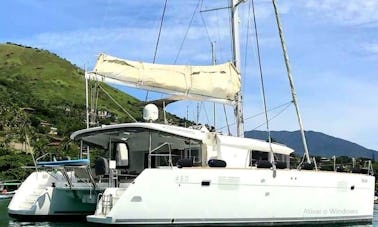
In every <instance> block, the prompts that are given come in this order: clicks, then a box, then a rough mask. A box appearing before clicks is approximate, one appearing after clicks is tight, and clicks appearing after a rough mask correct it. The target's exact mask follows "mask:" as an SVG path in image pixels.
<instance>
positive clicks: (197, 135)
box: [70, 123, 208, 148]
mask: <svg viewBox="0 0 378 227" xmlns="http://www.w3.org/2000/svg"><path fill="white" fill-rule="evenodd" d="M147 130H152V131H159V132H164V133H168V134H173V135H176V136H180V137H184V138H189V139H194V140H199V141H203V140H204V138H205V137H206V133H207V132H208V131H207V130H197V129H191V128H184V127H179V126H172V125H163V124H156V123H123V124H116V125H104V126H100V127H93V128H88V129H82V130H79V131H76V132H74V133H72V134H71V136H70V138H71V139H72V140H76V141H77V140H83V141H85V142H88V143H91V144H94V145H97V146H102V147H104V148H106V147H107V145H108V142H109V140H110V139H112V140H113V141H114V139H118V140H123V139H125V140H126V138H128V137H133V134H135V136H138V134H140V133H143V132H146V131H147Z"/></svg>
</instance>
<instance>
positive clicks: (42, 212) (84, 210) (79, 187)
mask: <svg viewBox="0 0 378 227" xmlns="http://www.w3.org/2000/svg"><path fill="white" fill-rule="evenodd" d="M96 201H97V194H96V193H94V191H93V187H92V186H91V184H89V183H75V184H74V186H73V187H72V188H69V187H68V184H67V181H66V180H65V179H64V177H63V175H62V174H61V172H53V171H50V172H46V171H38V172H33V173H32V174H31V175H30V176H29V177H28V178H27V179H26V180H25V181H24V182H23V183H22V184H21V186H20V187H19V189H18V190H17V193H16V194H15V195H14V197H13V198H12V200H11V202H10V204H9V206H8V213H9V215H10V216H12V217H15V218H20V219H40V218H41V219H43V218H49V217H54V216H65V215H78V216H80V215H82V216H83V215H87V214H91V213H93V211H94V210H95V207H96Z"/></svg>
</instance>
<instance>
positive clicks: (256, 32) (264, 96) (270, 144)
mask: <svg viewBox="0 0 378 227" xmlns="http://www.w3.org/2000/svg"><path fill="white" fill-rule="evenodd" d="M251 2H252V12H253V24H254V28H255V38H256V49H257V59H258V63H259V73H260V81H261V92H262V96H263V104H264V113H265V114H264V115H265V121H266V131H267V133H268V142H269V147H270V152H271V154H273V155H272V160H271V162H272V164H273V169H274V168H275V164H274V152H273V148H272V138H271V135H270V128H269V118H268V111H267V108H266V95H265V86H264V78H263V71H262V63H261V54H260V43H259V35H258V31H257V23H256V13H255V2H254V0H252V1H251Z"/></svg>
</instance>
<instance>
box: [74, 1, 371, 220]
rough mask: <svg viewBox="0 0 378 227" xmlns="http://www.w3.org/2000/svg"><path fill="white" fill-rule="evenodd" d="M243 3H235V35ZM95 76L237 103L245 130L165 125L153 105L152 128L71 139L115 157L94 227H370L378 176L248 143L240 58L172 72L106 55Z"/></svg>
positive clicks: (119, 128) (93, 131)
mask: <svg viewBox="0 0 378 227" xmlns="http://www.w3.org/2000/svg"><path fill="white" fill-rule="evenodd" d="M241 2H242V1H237V0H233V1H232V3H231V13H232V16H231V18H233V24H234V28H235V27H237V26H235V25H237V22H236V21H237V6H238V5H239V4H240V3H241ZM232 31H233V32H234V33H237V29H232ZM233 46H234V52H237V48H235V47H237V45H233ZM234 55H235V56H236V57H237V56H238V54H237V53H235V54H234ZM91 76H92V77H94V78H96V79H101V78H102V79H103V80H105V81H118V82H121V83H123V84H127V85H129V86H134V87H138V88H144V89H149V90H154V91H161V92H168V93H170V94H174V95H182V96H184V97H186V98H187V99H206V100H212V101H213V100H216V101H220V102H223V103H229V104H232V105H234V106H235V113H236V116H237V119H238V122H239V124H238V136H237V137H236V136H227V135H222V134H219V133H217V132H213V131H209V130H207V129H206V128H204V127H197V128H194V127H192V128H184V127H179V126H173V125H165V124H157V123H154V122H153V121H155V120H156V119H157V108H156V106H153V105H151V104H149V105H147V106H146V107H145V109H144V113H143V116H144V119H145V120H146V122H136V123H124V124H116V125H109V126H101V127H95V128H89V129H83V130H79V131H76V132H74V133H73V134H72V135H71V139H73V140H75V141H78V142H80V143H82V144H86V145H88V146H94V147H97V148H102V149H104V150H106V151H108V154H109V156H108V158H104V159H102V160H103V161H104V163H109V165H104V166H105V168H104V174H105V175H109V176H112V177H110V179H114V181H117V182H115V184H114V185H115V186H114V187H108V188H107V189H106V190H105V191H104V192H103V193H102V194H101V196H100V197H99V200H98V203H97V207H96V211H95V213H94V214H93V215H89V216H87V221H89V222H94V223H101V224H129V225H139V224H140V225H151V224H162V225H180V224H183V225H207V224H212V225H245V224H248V225H295V224H325V223H349V222H352V223H357V222H358V223H360V222H362V223H365V222H366V223H370V222H371V221H372V218H373V206H374V205H373V201H374V184H375V178H374V176H371V175H370V174H357V173H345V172H327V171H319V170H317V169H316V168H315V169H313V168H312V165H311V160H310V158H309V155H308V153H306V154H305V157H306V163H307V165H303V166H301V168H293V169H292V168H291V167H290V162H289V157H290V154H292V153H293V152H294V151H293V150H292V149H291V148H289V147H287V146H285V145H283V144H276V143H272V142H271V141H268V142H266V141H261V140H256V139H252V138H243V137H242V134H243V125H242V123H243V120H242V108H241V106H242V105H241V94H240V75H239V66H238V60H237V58H236V60H235V61H234V62H233V63H226V64H223V65H217V66H173V65H158V64H148V63H143V62H135V61H129V60H125V59H121V58H116V57H112V56H109V55H106V54H101V55H100V56H99V58H98V60H97V63H96V66H95V68H94V69H93V72H92V73H91ZM294 94H295V93H294ZM293 99H294V101H295V95H293ZM297 109H298V108H297ZM299 122H301V120H300V118H299ZM303 134H304V133H303ZM305 146H306V145H305ZM120 157H123V158H122V159H120ZM114 162H115V163H114ZM114 176H117V177H114ZM113 177H114V178H113Z"/></svg>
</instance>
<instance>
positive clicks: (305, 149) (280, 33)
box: [272, 0, 311, 164]
mask: <svg viewBox="0 0 378 227" xmlns="http://www.w3.org/2000/svg"><path fill="white" fill-rule="evenodd" d="M272 2H273V7H274V13H275V16H276V21H277V27H278V33H279V35H280V40H281V46H282V52H283V56H284V59H285V66H286V71H287V77H288V79H289V83H290V90H291V96H292V98H293V103H294V106H295V111H296V112H297V119H298V124H299V127H300V131H301V136H302V142H303V148H304V156H305V157H306V161H307V163H309V164H311V160H310V155H309V153H308V148H307V142H306V136H305V133H304V127H303V123H302V118H301V114H300V112H299V107H298V103H297V95H296V93H295V87H294V82H293V77H292V76H291V69H290V64H289V56H288V55H287V50H286V44H285V39H284V37H283V32H282V25H281V21H280V17H279V14H278V9H277V4H276V1H275V0H272Z"/></svg>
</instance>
